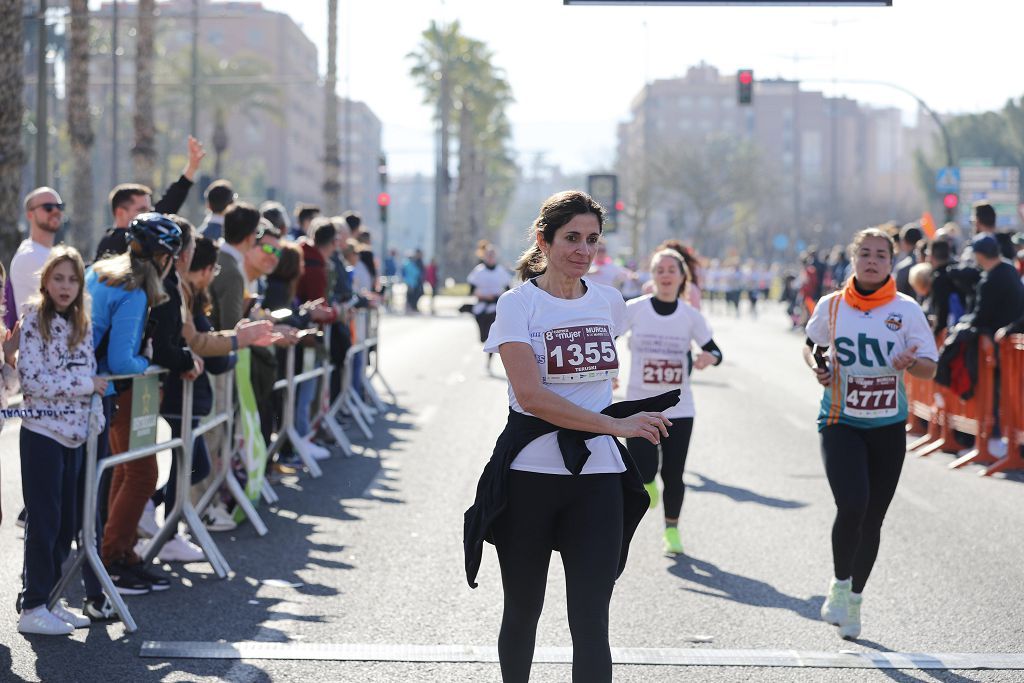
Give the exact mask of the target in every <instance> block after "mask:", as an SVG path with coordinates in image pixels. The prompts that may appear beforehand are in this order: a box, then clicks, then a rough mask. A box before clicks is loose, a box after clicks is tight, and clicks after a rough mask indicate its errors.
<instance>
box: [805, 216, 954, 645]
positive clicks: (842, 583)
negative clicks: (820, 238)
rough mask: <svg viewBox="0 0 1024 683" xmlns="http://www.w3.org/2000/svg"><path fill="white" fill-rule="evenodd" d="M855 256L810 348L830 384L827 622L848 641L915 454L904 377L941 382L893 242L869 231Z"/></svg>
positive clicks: (822, 305) (810, 359) (826, 411)
mask: <svg viewBox="0 0 1024 683" xmlns="http://www.w3.org/2000/svg"><path fill="white" fill-rule="evenodd" d="M852 258H853V277H851V278H850V279H849V280H847V282H846V284H845V285H844V286H843V288H842V289H840V290H839V291H837V292H833V293H831V294H828V295H826V296H824V297H822V298H821V300H820V301H818V304H817V306H815V308H814V313H813V314H812V315H811V318H810V320H808V322H807V345H806V347H805V348H804V358H805V360H806V361H807V363H808V365H809V366H810V367H811V368H812V369H813V370H814V372H815V374H816V377H817V380H818V383H819V384H821V385H822V386H823V387H825V392H824V396H823V397H822V400H821V411H820V413H819V415H818V431H819V433H820V439H821V455H822V459H823V461H824V464H825V474H826V476H827V477H828V482H829V486H830V487H831V489H832V496H833V498H834V499H835V503H836V518H835V523H834V524H833V526H832V558H833V562H834V565H835V576H834V577H833V579H832V582H831V584H830V585H829V591H828V597H827V598H826V599H825V603H824V604H823V605H822V607H821V618H822V619H823V620H824V621H826V622H828V623H830V624H834V625H836V626H838V627H839V635H840V636H842V637H843V638H847V639H852V638H856V637H857V636H859V635H860V630H861V620H860V610H861V593H862V592H863V590H864V585H865V584H866V583H867V580H868V575H869V574H870V573H871V568H872V566H873V565H874V563H875V558H876V557H877V555H878V544H879V539H880V535H881V529H882V521H883V520H884V519H885V513H886V510H888V508H889V503H890V502H891V501H892V497H893V495H894V494H895V493H896V485H897V483H899V478H900V470H901V469H902V468H903V458H904V456H905V455H906V443H907V442H906V434H905V430H904V423H905V422H906V419H907V395H906V391H905V389H904V386H903V373H904V372H909V373H910V374H912V375H914V376H915V377H921V378H931V377H933V376H934V375H935V365H936V361H937V360H938V352H937V350H936V348H935V340H934V339H933V337H932V333H931V330H930V329H929V327H928V321H927V319H926V318H925V315H924V312H923V311H922V310H921V307H920V306H918V305H917V302H915V301H914V300H913V299H911V298H910V297H908V296H905V295H903V294H900V293H898V292H897V291H896V283H895V281H894V280H893V279H892V277H891V273H892V259H893V242H892V239H891V238H890V237H889V236H888V235H887V234H886V233H885V232H883V231H881V230H879V229H876V228H868V229H866V230H861V231H860V232H859V233H857V235H856V237H855V238H854V240H853V250H852ZM826 349H827V352H828V355H827V358H826Z"/></svg>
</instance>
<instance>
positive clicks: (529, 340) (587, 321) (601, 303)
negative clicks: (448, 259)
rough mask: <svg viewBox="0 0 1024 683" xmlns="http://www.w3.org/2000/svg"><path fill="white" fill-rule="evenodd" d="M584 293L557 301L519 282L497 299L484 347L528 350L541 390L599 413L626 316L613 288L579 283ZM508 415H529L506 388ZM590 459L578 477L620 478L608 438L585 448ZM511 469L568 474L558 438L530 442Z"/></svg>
mask: <svg viewBox="0 0 1024 683" xmlns="http://www.w3.org/2000/svg"><path fill="white" fill-rule="evenodd" d="M583 281H584V283H585V284H586V286H587V291H586V292H585V293H584V294H583V296H581V297H580V298H579V299H559V298H558V297H554V296H552V295H550V294H548V293H547V292H545V291H544V290H543V289H541V288H540V287H538V286H537V285H535V284H533V282H529V281H528V282H524V283H523V284H521V285H519V286H518V287H516V288H515V289H511V290H509V291H507V292H505V293H504V294H502V295H501V298H499V299H498V314H497V318H496V320H495V321H494V325H492V326H491V332H490V334H489V335H488V337H487V343H486V344H484V351H486V352H488V353H497V352H498V348H499V347H500V346H501V345H502V344H505V343H507V342H522V343H524V344H529V345H530V346H531V347H532V348H533V354H534V358H536V360H537V366H538V368H539V370H540V375H541V381H542V382H543V383H544V386H545V387H546V388H547V389H549V390H550V391H553V392H554V393H556V394H558V395H559V396H561V397H562V398H565V399H567V400H569V401H572V402H573V403H575V404H576V405H578V406H580V407H581V408H585V409H587V410H592V411H594V412H600V411H602V410H604V409H605V408H607V407H608V406H609V405H610V404H611V402H612V378H614V377H616V376H617V375H618V371H619V358H618V353H617V352H616V350H615V337H616V336H618V334H619V333H620V330H621V328H622V324H623V321H624V318H625V315H626V304H625V302H624V301H623V300H622V296H621V295H620V294H619V292H618V290H616V289H614V288H612V287H608V286H606V285H599V284H597V283H595V282H590V281H589V279H587V278H584V280H583ZM508 404H509V407H511V408H512V410H515V411H516V412H519V413H523V414H524V415H529V414H530V413H528V412H526V411H525V410H523V408H522V406H520V405H519V402H518V401H517V400H516V396H515V393H514V392H513V390H512V384H511V383H509V385H508ZM586 444H587V447H588V448H589V449H590V458H589V459H588V460H587V464H586V465H585V466H584V467H583V471H582V474H604V473H613V472H624V471H625V470H626V466H625V465H624V464H623V463H622V457H621V456H620V455H619V449H618V446H617V445H616V443H615V439H613V438H612V437H610V436H599V437H596V438H594V439H590V440H588V441H587V442H586ZM511 468H512V469H514V470H521V471H524V472H537V473H540V474H563V475H568V474H570V472H569V470H567V469H566V468H565V464H564V463H563V460H562V453H561V451H560V450H559V448H558V436H557V432H551V433H550V434H545V435H544V436H541V437H539V438H537V439H534V440H533V441H531V442H530V443H529V444H527V446H526V448H524V449H523V450H522V451H520V452H519V455H517V456H516V458H515V460H513V461H512V465H511Z"/></svg>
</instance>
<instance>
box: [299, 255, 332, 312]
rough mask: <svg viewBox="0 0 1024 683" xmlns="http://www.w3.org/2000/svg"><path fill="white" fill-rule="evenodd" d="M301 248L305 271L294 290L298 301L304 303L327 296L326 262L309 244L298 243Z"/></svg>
mask: <svg viewBox="0 0 1024 683" xmlns="http://www.w3.org/2000/svg"><path fill="white" fill-rule="evenodd" d="M299 246H301V247H302V260H303V261H304V262H305V270H304V271H303V273H302V277H300V278H299V284H298V287H296V289H295V294H296V296H298V297H299V301H301V302H302V303H306V302H307V301H314V300H315V299H321V298H324V297H326V296H327V262H326V261H325V260H324V257H323V254H321V253H320V250H319V249H317V248H316V247H314V246H313V244H312V243H311V242H308V241H306V240H302V241H301V242H300V243H299Z"/></svg>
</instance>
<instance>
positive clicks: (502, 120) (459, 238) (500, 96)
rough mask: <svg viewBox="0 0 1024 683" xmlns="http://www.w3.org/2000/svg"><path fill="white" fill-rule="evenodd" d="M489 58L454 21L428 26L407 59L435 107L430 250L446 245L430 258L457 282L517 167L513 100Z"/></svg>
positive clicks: (501, 204) (497, 214) (505, 202)
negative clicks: (452, 189) (452, 166)
mask: <svg viewBox="0 0 1024 683" xmlns="http://www.w3.org/2000/svg"><path fill="white" fill-rule="evenodd" d="M492 56H493V55H492V53H491V51H490V50H489V49H488V48H487V46H486V45H485V44H484V43H482V42H480V41H478V40H473V39H471V38H467V37H466V36H463V35H462V34H461V33H460V32H459V24H458V22H454V23H452V24H451V25H449V26H447V27H444V28H439V27H438V26H437V24H436V23H431V25H430V28H428V29H427V30H426V31H424V33H423V42H422V43H421V45H420V49H419V51H418V52H413V53H411V54H410V55H409V58H410V59H413V60H415V63H414V65H413V68H412V69H411V75H412V76H413V78H414V79H415V80H416V81H417V82H418V84H419V85H420V86H421V87H422V88H423V91H424V101H425V102H426V103H428V104H434V105H436V107H437V119H438V122H439V153H438V172H437V178H436V179H435V183H436V189H437V191H436V195H435V196H436V206H435V247H437V246H440V245H442V244H443V245H444V247H445V249H444V252H443V253H442V252H440V250H439V249H436V248H435V251H436V252H437V256H438V259H439V261H440V262H441V270H442V271H443V272H444V273H446V274H452V275H456V276H461V275H463V274H464V273H465V272H468V267H469V266H471V265H472V263H473V247H474V245H475V243H476V240H478V239H480V238H481V237H484V236H490V232H491V229H492V227H493V226H494V225H496V224H497V223H499V222H500V216H501V215H502V214H503V213H504V210H505V208H506V207H507V205H508V199H509V198H510V196H511V188H512V186H513V183H514V180H513V178H514V175H515V174H514V169H515V165H514V163H513V162H512V160H511V157H510V155H509V153H508V150H507V146H506V145H507V142H508V140H510V139H511V129H510V127H509V125H508V120H507V118H506V116H505V109H506V107H507V106H508V104H510V103H511V102H512V94H511V89H510V88H509V86H508V82H507V81H506V80H505V78H504V75H503V74H502V73H501V72H500V71H499V70H497V69H496V68H495V67H494V66H493V64H492V63H491V61H492ZM453 129H454V132H455V133H456V134H457V139H458V145H459V184H458V187H457V189H456V197H455V207H454V208H455V210H454V213H453V214H452V216H451V219H450V220H449V217H448V216H449V179H450V175H449V170H448V158H449V153H450V150H449V140H450V135H451V133H452V131H453ZM492 182H493V183H494V185H493V187H492ZM499 188H500V189H499ZM502 198H504V200H503V201H502ZM495 217H498V220H497V221H495V220H494V218H495Z"/></svg>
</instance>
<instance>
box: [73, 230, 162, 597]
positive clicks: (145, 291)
mask: <svg viewBox="0 0 1024 683" xmlns="http://www.w3.org/2000/svg"><path fill="white" fill-rule="evenodd" d="M128 231H129V236H128V251H127V253H124V254H119V255H117V256H112V257H109V258H105V259H102V260H100V261H98V262H96V263H95V264H93V266H92V268H91V269H90V270H89V272H88V274H87V275H86V287H87V288H88V290H89V295H90V296H91V297H92V300H93V306H92V316H93V342H94V343H95V344H96V349H97V350H96V357H97V359H98V366H99V369H100V371H101V372H109V373H111V374H115V375H135V374H139V373H142V372H143V371H145V370H146V368H147V367H149V363H150V358H151V357H152V339H151V338H150V339H148V340H147V336H148V335H147V334H146V325H147V320H148V318H149V313H148V311H149V309H151V308H152V307H154V306H159V305H160V304H161V303H163V302H164V301H166V300H167V293H166V292H165V291H164V284H163V278H164V276H165V275H166V274H167V273H168V271H169V270H170V269H171V267H172V266H173V265H174V258H175V257H176V256H177V255H178V252H179V251H180V250H181V228H179V227H178V225H177V224H176V223H175V222H174V221H172V220H171V219H169V218H167V217H166V216H164V215H162V214H158V213H143V214H139V215H138V216H137V217H136V218H135V220H133V221H132V222H131V224H130V225H129V228H128ZM115 384H116V385H117V388H116V391H115V389H114V387H113V386H111V387H109V388H108V390H107V393H108V394H114V393H116V395H117V398H116V407H114V408H113V411H112V412H113V416H112V417H110V416H108V419H110V437H109V440H110V452H111V453H113V454H117V453H124V452H125V451H127V450H128V448H129V447H128V444H129V437H130V431H131V429H130V427H131V410H132V389H131V381H130V380H129V381H127V382H117V383H115ZM107 410H109V407H108V406H107V405H105V406H104V412H105V413H106V411H107ZM157 476H158V468H157V463H156V457H155V456H149V457H146V458H140V459H138V460H133V461H131V462H127V463H124V464H121V465H118V466H117V467H116V468H115V469H114V473H113V476H112V477H111V484H110V495H109V498H108V516H107V520H106V524H105V525H104V528H103V537H102V541H101V548H102V553H101V555H102V559H103V564H104V566H105V567H106V569H107V572H108V573H109V574H110V578H111V579H112V580H113V582H114V585H115V586H116V588H117V591H118V592H119V593H121V594H123V595H143V594H145V593H149V592H150V591H151V590H166V589H168V588H170V582H169V581H168V580H167V579H166V578H165V577H163V576H160V575H158V574H156V573H155V572H152V571H150V570H148V569H147V568H146V567H144V566H143V565H142V559H141V558H140V557H139V555H138V554H137V553H136V552H135V550H134V546H135V543H136V541H137V540H138V536H137V527H138V523H139V518H140V517H141V516H142V512H143V510H144V509H145V507H146V501H147V500H149V497H150V496H152V495H153V492H154V491H155V490H156V483H157ZM97 587H98V586H97ZM95 588H96V587H91V586H90V579H89V575H88V573H87V574H86V592H87V595H89V596H90V597H92V596H93V595H94V594H93V593H92V590H94V589H95Z"/></svg>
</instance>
